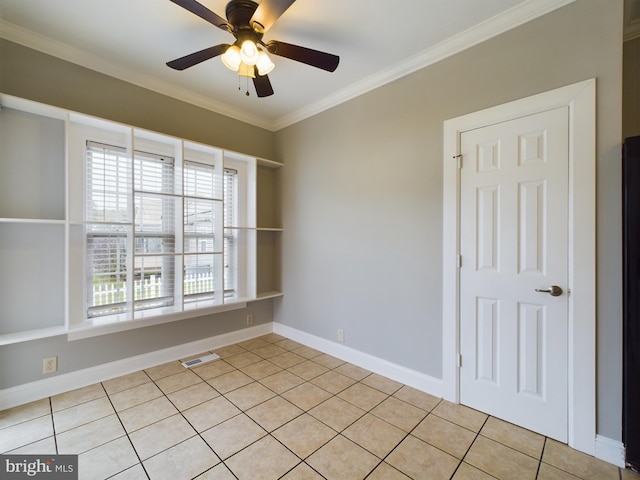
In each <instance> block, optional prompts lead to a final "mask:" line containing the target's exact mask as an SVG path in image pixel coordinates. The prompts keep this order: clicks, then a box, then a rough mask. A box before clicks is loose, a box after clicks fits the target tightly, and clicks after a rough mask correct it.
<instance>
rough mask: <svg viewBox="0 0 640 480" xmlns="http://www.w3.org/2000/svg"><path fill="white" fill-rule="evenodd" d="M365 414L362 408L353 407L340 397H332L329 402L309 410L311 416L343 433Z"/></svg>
mask: <svg viewBox="0 0 640 480" xmlns="http://www.w3.org/2000/svg"><path fill="white" fill-rule="evenodd" d="M365 413H366V412H365V411H364V410H362V409H361V408H358V407H356V406H355V405H351V404H350V403H348V402H345V401H344V400H342V399H340V398H338V397H331V398H330V399H329V400H327V401H325V402H322V403H321V404H320V405H318V406H316V407H314V408H312V409H311V410H309V414H310V415H312V416H314V417H315V418H317V419H318V420H320V421H321V422H324V423H325V424H326V425H328V426H330V427H331V428H333V429H334V430H335V431H336V432H341V431H342V430H344V429H345V428H347V427H348V426H349V425H351V424H352V423H353V422H355V421H356V420H358V419H359V418H360V417H362V416H363V415H364V414H365Z"/></svg>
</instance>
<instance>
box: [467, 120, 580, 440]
mask: <svg viewBox="0 0 640 480" xmlns="http://www.w3.org/2000/svg"><path fill="white" fill-rule="evenodd" d="M568 115H569V114H568V108H567V107H562V108H556V109H554V110H549V111H546V112H543V113H538V114H535V115H530V116H526V117H522V118H519V119H516V120H511V121H508V122H503V123H498V124H495V125H490V126H486V127H483V128H478V129H475V130H471V131H468V132H464V133H462V134H461V138H460V142H461V148H460V152H461V154H462V166H461V171H460V196H461V198H460V222H461V224H460V254H461V268H460V297H459V298H460V353H461V355H462V358H461V361H462V363H461V368H460V401H461V403H464V404H466V405H468V406H470V407H473V408H477V409H478V410H481V411H483V412H486V413H489V414H491V415H494V416H496V417H499V418H502V419H504V420H507V421H509V422H512V423H515V424H518V425H520V426H523V427H525V428H528V429H531V430H534V431H537V432H539V433H542V434H544V435H547V436H549V437H552V438H555V439H557V440H559V441H563V442H566V441H567V428H568V427H567V409H568V403H567V369H568V300H567V295H568V292H567V281H568V280H567V279H568V207H569V205H568V198H569V197H568V165H569V161H568V158H569V151H568V149H569V128H568V125H569V116H568ZM556 287H559V289H561V290H562V293H560V290H558V288H556ZM552 288H553V290H554V291H553V292H552V293H553V294H552V293H551V292H545V290H551V289H552ZM541 290H542V291H541ZM558 293H560V294H559V295H556V294H558Z"/></svg>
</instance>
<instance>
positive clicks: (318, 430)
mask: <svg viewBox="0 0 640 480" xmlns="http://www.w3.org/2000/svg"><path fill="white" fill-rule="evenodd" d="M272 435H273V436H274V437H275V438H277V439H278V440H280V442H282V443H283V444H284V445H286V447H287V448H288V449H289V450H291V451H292V452H293V453H295V454H296V455H298V456H299V457H300V458H302V459H305V458H307V457H308V456H309V455H311V454H312V453H313V452H315V451H316V450H318V449H319V448H320V447H322V446H323V445H324V444H325V443H327V442H328V441H329V440H331V439H332V438H334V437H335V436H336V435H337V432H336V431H335V430H332V429H331V428H329V427H327V426H326V425H325V424H324V423H322V422H320V421H319V420H316V419H315V418H313V417H312V416H311V415H309V414H306V413H305V414H304V415H301V416H299V417H298V418H296V419H295V420H292V421H291V422H289V423H287V424H286V425H284V426H282V427H280V428H279V429H278V430H276V431H275V432H273V433H272Z"/></svg>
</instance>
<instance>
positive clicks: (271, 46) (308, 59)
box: [267, 41, 340, 72]
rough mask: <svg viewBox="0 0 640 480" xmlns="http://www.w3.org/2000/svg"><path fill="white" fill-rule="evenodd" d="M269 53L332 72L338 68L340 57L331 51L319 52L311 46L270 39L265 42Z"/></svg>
mask: <svg viewBox="0 0 640 480" xmlns="http://www.w3.org/2000/svg"><path fill="white" fill-rule="evenodd" d="M267 49H268V50H269V53H273V54H274V55H279V56H281V57H286V58H290V59H291V60H296V61H297V62H302V63H306V64H307V65H311V66H312V67H316V68H321V69H322V70H326V71H327V72H333V71H335V69H336V68H338V63H340V57H339V56H337V55H332V54H331V53H325V52H320V51H318V50H313V49H311V48H306V47H299V46H298V45H291V44H290V43H284V42H277V41H271V42H269V43H268V44H267Z"/></svg>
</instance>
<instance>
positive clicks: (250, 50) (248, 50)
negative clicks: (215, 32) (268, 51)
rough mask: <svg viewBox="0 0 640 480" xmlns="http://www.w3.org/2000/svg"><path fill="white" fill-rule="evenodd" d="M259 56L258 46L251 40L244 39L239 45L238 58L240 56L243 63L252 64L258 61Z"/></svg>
mask: <svg viewBox="0 0 640 480" xmlns="http://www.w3.org/2000/svg"><path fill="white" fill-rule="evenodd" d="M259 56H260V52H259V51H258V46H257V45H256V44H255V43H254V42H253V41H251V40H245V41H244V42H242V45H241V46H240V58H242V62H243V63H246V64H247V65H252V66H253V65H255V64H256V63H258V57H259Z"/></svg>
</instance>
